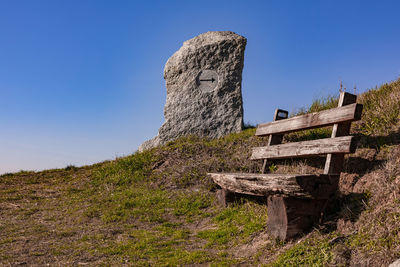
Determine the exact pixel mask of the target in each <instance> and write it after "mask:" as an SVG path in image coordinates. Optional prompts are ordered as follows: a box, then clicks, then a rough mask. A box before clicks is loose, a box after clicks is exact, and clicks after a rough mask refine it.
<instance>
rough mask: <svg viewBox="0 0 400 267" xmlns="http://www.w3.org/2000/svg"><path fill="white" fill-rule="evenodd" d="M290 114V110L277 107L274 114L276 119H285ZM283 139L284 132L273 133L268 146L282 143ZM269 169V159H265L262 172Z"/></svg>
mask: <svg viewBox="0 0 400 267" xmlns="http://www.w3.org/2000/svg"><path fill="white" fill-rule="evenodd" d="M288 116H289V112H288V111H286V110H283V109H276V110H275V114H274V121H279V120H285V119H287V118H288ZM282 140H283V134H271V135H270V136H269V138H268V146H272V145H278V144H281V143H282ZM266 171H267V160H266V159H264V162H263V165H262V167H261V173H266Z"/></svg>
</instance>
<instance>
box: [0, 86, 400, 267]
mask: <svg viewBox="0 0 400 267" xmlns="http://www.w3.org/2000/svg"><path fill="white" fill-rule="evenodd" d="M399 83H400V82H399V81H395V82H393V83H390V84H386V85H384V86H382V87H380V88H377V89H374V90H371V91H369V92H367V93H365V94H363V95H361V96H360V101H361V102H362V103H363V104H364V105H365V107H364V117H363V119H362V121H360V122H359V123H357V125H356V127H355V128H354V129H353V132H354V133H356V134H358V135H360V136H361V137H362V142H361V146H360V147H361V148H360V149H358V151H357V153H355V154H354V155H351V156H349V157H347V158H346V162H345V166H344V172H343V173H342V175H341V181H340V194H338V196H337V197H336V198H335V199H333V200H332V205H331V206H332V207H330V213H329V214H328V215H326V216H325V217H324V220H323V223H322V224H321V225H320V226H318V228H317V229H314V230H313V231H311V232H310V233H307V234H306V235H305V236H303V237H301V238H300V239H298V240H295V241H291V242H287V243H282V242H277V241H276V240H273V239H271V238H270V237H269V236H268V234H267V232H266V230H265V222H266V219H267V214H266V206H265V204H264V203H263V202H262V201H259V202H257V201H254V200H252V199H242V200H240V201H239V202H237V203H233V204H232V205H230V206H229V207H228V208H226V209H224V208H221V207H219V206H218V205H217V204H216V202H215V199H214V189H215V185H214V184H213V183H212V181H211V179H210V178H209V177H207V175H206V173H207V172H257V171H258V170H259V169H260V168H261V165H262V163H261V162H257V161H256V162H254V161H250V160H249V156H250V151H251V149H250V148H251V147H254V146H260V145H263V144H265V143H266V138H255V137H254V129H247V130H245V131H243V132H242V133H239V134H231V135H227V136H225V137H224V138H220V139H216V140H209V139H206V138H199V137H195V136H188V137H183V138H180V139H178V140H176V141H174V142H171V143H169V144H167V145H165V146H162V147H159V148H155V149H153V150H150V151H146V152H144V153H135V154H134V155H130V156H127V157H123V158H118V159H116V160H113V161H109V162H103V163H99V164H95V165H92V166H87V167H82V168H75V167H73V166H68V167H67V168H65V169H59V170H48V171H43V172H38V173H35V172H20V173H16V174H7V175H2V176H0V265H6V266H7V265H11V266H14V265H22V264H26V265H38V266H43V265H46V264H50V265H74V266H75V265H89V266H97V265H139V266H141V265H146V266H147V265H157V266H158V265H161V266H163V265H212V264H214V265H244V266H249V265H262V264H266V265H272V266H293V265H305V266H327V265H332V266H338V265H342V266H349V265H350V266H357V265H358V266H359V265H361V266H365V265H368V264H369V265H370V266H381V265H387V264H388V263H390V262H392V261H393V260H394V259H396V258H399V257H400V241H399V240H400V236H399V234H400V200H399V198H400V170H399V169H400V167H399V166H400V141H399V140H400V133H399V125H400V123H399V117H398V116H399V106H400V105H399V99H400V98H399V92H400V87H399ZM335 101H336V100H335V98H327V99H325V100H321V101H316V102H315V103H314V104H313V106H312V108H310V109H305V110H304V111H303V112H309V111H317V110H321V109H325V108H329V107H331V106H332V105H335ZM329 135H330V134H329V129H322V130H313V131H304V132H301V133H298V134H296V135H289V136H287V137H286V140H287V141H296V140H306V139H313V138H320V137H327V136H329ZM323 163H324V159H321V158H313V159H311V158H310V159H306V160H287V161H276V162H274V163H273V165H271V166H270V170H271V171H274V172H277V173H287V172H290V173H294V172H298V173H318V172H322V167H323Z"/></svg>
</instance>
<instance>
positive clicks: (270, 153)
mask: <svg viewBox="0 0 400 267" xmlns="http://www.w3.org/2000/svg"><path fill="white" fill-rule="evenodd" d="M353 139H354V137H353V136H343V137H336V138H325V139H318V140H312V141H302V142H294V143H287V144H283V145H275V146H264V147H254V148H253V153H252V155H251V158H250V159H253V160H255V159H284V158H291V157H301V156H311V155H323V154H329V153H354V151H355V142H354V141H353Z"/></svg>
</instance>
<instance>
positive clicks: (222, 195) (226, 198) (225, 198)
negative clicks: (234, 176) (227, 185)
mask: <svg viewBox="0 0 400 267" xmlns="http://www.w3.org/2000/svg"><path fill="white" fill-rule="evenodd" d="M234 200H235V193H233V192H231V191H228V190H226V189H223V188H222V189H218V190H217V201H218V203H219V204H220V205H221V206H223V207H226V206H227V205H228V202H232V201H234Z"/></svg>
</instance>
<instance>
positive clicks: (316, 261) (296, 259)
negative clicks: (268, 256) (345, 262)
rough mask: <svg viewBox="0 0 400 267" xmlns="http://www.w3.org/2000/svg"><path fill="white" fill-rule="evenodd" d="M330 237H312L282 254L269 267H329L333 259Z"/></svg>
mask: <svg viewBox="0 0 400 267" xmlns="http://www.w3.org/2000/svg"><path fill="white" fill-rule="evenodd" d="M330 237H331V236H329V235H328V236H326V237H322V238H321V237H310V238H308V239H307V240H305V241H303V242H301V243H299V244H296V245H294V246H293V247H291V248H290V249H288V250H286V251H285V252H284V253H282V254H280V255H279V256H278V258H277V259H276V260H275V262H274V263H272V264H270V265H269V266H274V267H275V266H276V267H278V266H327V264H328V263H329V262H330V261H331V260H332V257H333V254H332V249H333V245H331V244H330V243H329V238H330Z"/></svg>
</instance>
